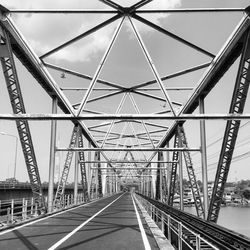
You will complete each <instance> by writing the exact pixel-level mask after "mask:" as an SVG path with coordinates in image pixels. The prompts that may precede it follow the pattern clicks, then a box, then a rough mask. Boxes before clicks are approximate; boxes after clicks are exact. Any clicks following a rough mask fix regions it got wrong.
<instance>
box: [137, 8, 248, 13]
mask: <svg viewBox="0 0 250 250" xmlns="http://www.w3.org/2000/svg"><path fill="white" fill-rule="evenodd" d="M244 10H245V9H244V8H182V9H159V10H158V9H151V10H136V13H138V14H153V13H154V14H157V13H158V14H160V13H206V12H208V13H210V12H211V13H212V12H218V13H221V12H241V11H242V12H243V11H244Z"/></svg>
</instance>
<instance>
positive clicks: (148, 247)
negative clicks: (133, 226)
mask: <svg viewBox="0 0 250 250" xmlns="http://www.w3.org/2000/svg"><path fill="white" fill-rule="evenodd" d="M131 198H132V201H133V204H134V207H135V213H136V217H137V220H138V224H139V228H140V231H141V237H142V241H143V244H144V247H145V250H151V246H150V244H149V242H148V238H147V235H146V233H145V230H144V227H143V225H142V222H141V218H140V215H139V213H138V210H137V207H136V205H135V202H134V197H133V195H132V194H131Z"/></svg>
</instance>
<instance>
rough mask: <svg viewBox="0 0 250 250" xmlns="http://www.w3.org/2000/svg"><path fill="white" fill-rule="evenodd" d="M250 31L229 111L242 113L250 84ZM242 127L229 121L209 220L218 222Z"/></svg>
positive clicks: (246, 37)
mask: <svg viewBox="0 0 250 250" xmlns="http://www.w3.org/2000/svg"><path fill="white" fill-rule="evenodd" d="M249 43H250V31H248V32H246V35H245V41H244V47H243V50H242V56H241V60H240V65H239V70H238V75H237V79H236V84H235V88H234V92H233V97H232V102H231V106H230V110H229V113H231V114H242V113H243V110H244V106H245V102H246V97H247V93H248V89H249V84H250V68H249V67H250V44H249ZM239 127H240V120H230V121H227V124H226V129H225V133H224V139H223V143H222V148H221V153H220V158H219V162H218V167H217V172H216V176H215V183H214V188H213V193H212V197H211V201H210V206H209V211H208V220H209V221H213V222H217V219H218V215H219V211H220V205H221V202H222V197H223V192H224V188H225V183H226V181H227V176H228V172H229V168H230V164H231V160H232V157H233V152H234V147H235V144H236V139H237V135H238V131H239Z"/></svg>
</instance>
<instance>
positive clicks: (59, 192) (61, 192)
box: [54, 126, 78, 207]
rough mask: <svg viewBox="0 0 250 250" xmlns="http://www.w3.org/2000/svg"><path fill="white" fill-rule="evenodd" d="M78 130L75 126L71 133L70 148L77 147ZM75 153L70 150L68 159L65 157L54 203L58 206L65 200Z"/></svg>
mask: <svg viewBox="0 0 250 250" xmlns="http://www.w3.org/2000/svg"><path fill="white" fill-rule="evenodd" d="M77 130H78V129H77V126H75V127H74V129H73V131H72V135H71V139H70V143H69V148H70V147H75V145H76V141H77ZM73 155H74V152H72V151H69V152H68V153H67V156H66V159H65V163H64V167H63V171H62V174H61V178H60V181H59V183H58V186H57V190H56V195H55V200H54V204H55V206H56V207H60V206H61V204H62V202H63V195H64V191H65V185H66V182H67V179H68V175H69V170H70V165H71V162H72V158H73Z"/></svg>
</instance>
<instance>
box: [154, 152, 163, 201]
mask: <svg viewBox="0 0 250 250" xmlns="http://www.w3.org/2000/svg"><path fill="white" fill-rule="evenodd" d="M162 158H163V154H162V152H158V161H162ZM161 173H162V171H161V163H160V162H158V163H157V170H156V183H155V187H156V188H155V190H156V192H155V199H156V200H161V198H162V197H161V192H162V187H161Z"/></svg>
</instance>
